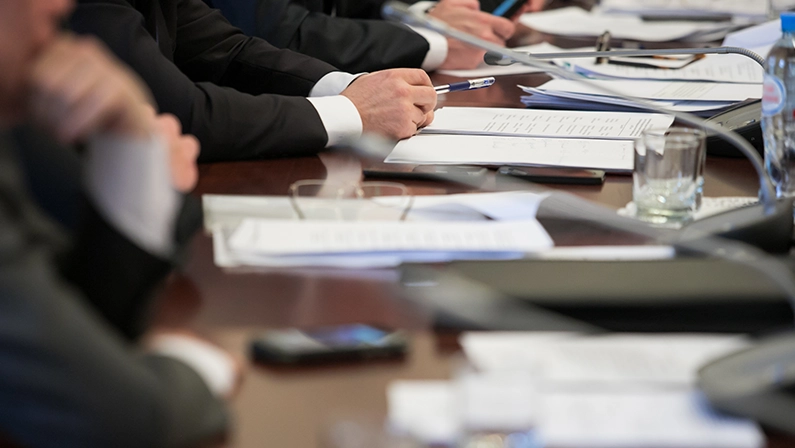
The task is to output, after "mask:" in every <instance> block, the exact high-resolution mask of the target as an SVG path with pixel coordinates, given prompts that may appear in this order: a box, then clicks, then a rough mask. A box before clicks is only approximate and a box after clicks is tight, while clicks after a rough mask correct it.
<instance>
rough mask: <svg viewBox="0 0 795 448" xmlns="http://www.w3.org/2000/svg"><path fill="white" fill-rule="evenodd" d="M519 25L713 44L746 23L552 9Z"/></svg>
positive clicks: (526, 16) (578, 33)
mask: <svg viewBox="0 0 795 448" xmlns="http://www.w3.org/2000/svg"><path fill="white" fill-rule="evenodd" d="M747 3H758V2H747ZM520 22H521V23H522V24H523V25H525V26H528V27H530V28H532V29H534V30H537V31H540V32H542V33H548V34H555V35H562V36H593V37H596V36H599V35H601V34H602V33H604V32H605V31H610V34H611V36H612V37H614V38H616V39H629V40H639V41H646V42H668V41H675V40H687V41H694V42H695V41H698V42H711V41H714V40H717V39H722V38H723V37H724V36H725V35H726V34H727V33H729V32H730V31H733V30H736V29H738V28H741V27H743V26H745V25H746V24H745V23H734V22H731V21H728V22H694V21H685V20H683V21H665V22H646V21H643V20H642V19H641V18H640V17H638V16H627V15H623V14H612V15H611V14H602V13H599V12H598V11H597V10H594V11H592V12H588V11H585V10H584V9H581V8H577V7H568V8H560V9H553V10H549V11H543V12H537V13H532V14H524V15H522V17H521V18H520Z"/></svg>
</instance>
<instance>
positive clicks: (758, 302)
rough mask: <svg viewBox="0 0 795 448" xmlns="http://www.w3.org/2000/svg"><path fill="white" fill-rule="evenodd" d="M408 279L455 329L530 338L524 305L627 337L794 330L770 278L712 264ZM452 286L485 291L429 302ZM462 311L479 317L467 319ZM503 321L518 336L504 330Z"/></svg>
mask: <svg viewBox="0 0 795 448" xmlns="http://www.w3.org/2000/svg"><path fill="white" fill-rule="evenodd" d="M402 276H403V277H402V281H403V282H404V284H407V285H411V284H417V285H428V286H424V287H415V288H414V292H415V293H418V294H420V293H422V291H421V290H422V289H426V290H428V293H426V294H425V295H424V296H423V301H422V302H421V303H424V304H426V305H428V306H430V307H431V308H432V309H434V311H436V312H437V315H440V316H444V318H445V319H446V320H448V321H449V320H451V319H450V317H451V316H453V317H456V316H458V317H462V316H463V317H465V318H466V319H459V320H467V321H468V323H469V324H470V325H468V326H469V327H470V328H478V329H484V330H506V329H510V330H516V329H520V330H521V329H524V330H527V329H531V328H530V327H531V326H532V325H536V326H537V325H538V323H536V322H535V321H533V320H532V319H531V318H529V317H527V316H525V317H524V319H526V320H527V321H528V326H527V328H522V327H521V322H516V321H517V316H520V315H521V314H522V312H523V311H522V304H525V305H526V306H527V307H529V309H541V310H544V311H545V312H551V313H554V315H556V316H564V317H566V318H568V319H573V320H574V321H579V322H582V323H584V324H588V325H591V326H593V327H596V328H601V329H604V330H609V331H623V332H681V331H685V332H719V333H763V332H769V331H773V330H779V329H782V328H788V327H791V326H792V322H793V320H795V316H794V315H793V310H792V306H791V304H790V302H789V301H788V299H787V296H786V293H785V292H783V291H781V290H780V289H779V288H778V287H777V285H775V284H774V283H772V282H771V281H770V279H769V278H768V277H767V276H766V275H765V274H764V273H762V272H760V271H758V270H756V269H752V268H749V267H748V266H743V265H739V264H737V263H734V262H729V261H725V260H720V259H714V258H701V257H677V258H674V259H663V260H631V261H618V260H593V261H592V260H551V259H527V260H509V261H500V260H490V261H460V262H454V263H451V264H450V265H448V266H446V267H444V268H433V267H427V266H422V265H412V264H407V265H404V266H403V268H402ZM449 276H452V277H453V278H458V277H460V278H462V279H465V280H466V281H468V282H472V283H473V284H475V285H479V286H480V288H481V289H480V290H478V288H476V287H474V286H470V287H467V288H466V289H462V290H460V291H458V292H457V297H456V300H450V301H449V302H442V301H436V302H435V303H434V301H432V300H429V299H427V297H431V296H432V293H434V292H433V291H430V290H432V289H439V290H441V289H442V288H444V287H447V284H448V283H449V282H448V280H447V279H446V278H448V277H449ZM437 292H438V294H443V293H444V291H437ZM466 294H471V295H477V296H478V297H463V296H464V295H466ZM487 295H488V297H486V296H487ZM480 296H483V297H482V298H481V297H480ZM495 297H501V298H502V299H495ZM481 302H482V303H481ZM462 303H466V304H468V307H469V308H475V309H478V310H480V311H479V312H478V313H473V314H470V315H466V316H464V315H462V313H464V312H466V311H467V310H463V309H462V308H463V306H462V305H461V304H462ZM484 310H488V312H486V311H484ZM500 313H504V314H503V315H501V316H495V314H496V315H499V314H500ZM487 318H488V319H489V320H486V319H487ZM503 321H505V322H508V321H510V322H513V323H512V326H511V327H509V328H506V327H502V326H500V325H503ZM557 325H560V324H557ZM567 325H568V323H567ZM464 327H467V325H464ZM546 329H547V330H552V331H555V330H568V328H567V327H561V328H556V327H551V328H546Z"/></svg>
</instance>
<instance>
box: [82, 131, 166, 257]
mask: <svg viewBox="0 0 795 448" xmlns="http://www.w3.org/2000/svg"><path fill="white" fill-rule="evenodd" d="M85 170H86V172H85V181H86V183H87V190H88V194H89V195H90V196H91V198H92V199H93V201H94V203H95V204H96V206H97V208H98V211H99V212H100V214H102V215H103V216H104V217H105V219H107V220H108V222H109V223H110V224H112V225H113V226H114V227H116V229H117V230H119V231H120V232H121V233H122V234H124V235H125V236H126V237H127V238H129V239H130V240H131V241H132V242H133V243H135V244H137V245H138V246H139V247H141V248H142V249H144V250H146V251H148V252H150V253H152V254H155V255H159V256H162V257H165V258H167V257H169V256H171V254H172V253H173V251H174V225H175V221H176V217H177V212H178V207H179V194H178V193H177V192H176V191H175V190H174V188H173V186H172V184H171V169H170V160H169V153H168V148H167V147H166V143H165V142H164V141H163V140H162V139H161V138H160V137H152V138H150V139H148V140H147V139H132V138H128V137H120V136H114V135H109V134H107V135H102V136H96V137H94V138H92V139H91V141H90V142H89V145H88V153H87V157H86V163H85Z"/></svg>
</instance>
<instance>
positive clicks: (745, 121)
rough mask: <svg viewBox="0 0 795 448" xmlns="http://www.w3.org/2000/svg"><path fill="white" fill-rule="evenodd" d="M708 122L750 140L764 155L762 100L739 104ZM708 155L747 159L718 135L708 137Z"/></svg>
mask: <svg viewBox="0 0 795 448" xmlns="http://www.w3.org/2000/svg"><path fill="white" fill-rule="evenodd" d="M707 121H710V122H712V123H715V124H717V125H719V126H721V127H723V128H724V129H727V130H729V131H734V132H736V133H738V134H740V135H741V136H742V137H743V138H744V139H746V140H748V142H749V143H751V145H753V147H754V148H755V149H756V150H757V151H758V152H759V153H760V154H762V153H763V151H764V139H763V138H762V126H761V125H762V123H761V121H762V100H759V99H752V100H746V101H743V102H742V103H739V104H737V105H735V106H732V107H731V108H729V109H727V110H725V111H723V112H721V113H719V114H717V115H714V116H712V117H710V118H709V119H708V120H707ZM707 154H709V155H711V156H720V157H745V156H743V155H742V153H740V151H738V150H737V148H735V147H734V146H733V145H731V144H730V143H728V142H726V140H724V139H722V138H720V137H719V136H717V135H708V136H707Z"/></svg>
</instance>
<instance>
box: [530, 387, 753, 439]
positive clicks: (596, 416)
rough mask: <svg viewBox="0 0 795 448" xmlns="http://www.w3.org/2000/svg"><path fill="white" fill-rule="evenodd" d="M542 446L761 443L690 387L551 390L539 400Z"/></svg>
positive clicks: (749, 425)
mask: <svg viewBox="0 0 795 448" xmlns="http://www.w3.org/2000/svg"><path fill="white" fill-rule="evenodd" d="M539 407H540V408H541V412H540V414H541V418H540V419H539V422H538V429H539V438H540V439H541V440H540V442H541V446H546V447H556V448H597V447H600V448H601V447H612V448H659V447H668V448H761V447H763V446H764V445H765V438H764V434H763V433H762V431H761V429H760V428H759V426H758V425H757V424H756V423H754V422H752V421H750V420H746V419H740V418H732V417H728V416H724V415H719V414H717V413H716V412H715V411H714V410H712V409H711V408H710V407H709V404H708V403H707V402H706V400H705V399H704V398H703V396H702V395H700V394H699V393H697V392H696V391H695V390H688V389H685V390H646V391H633V392H624V393H622V392H611V391H598V392H590V393H589V392H583V393H550V394H544V395H543V398H542V399H541V400H540V403H539Z"/></svg>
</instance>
